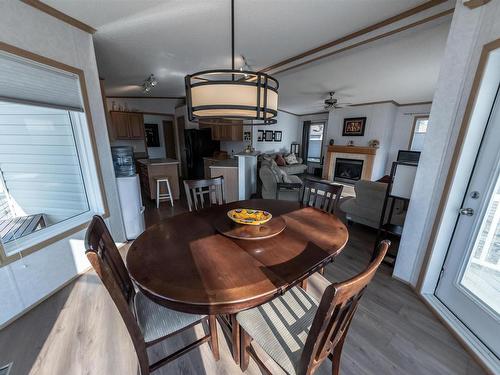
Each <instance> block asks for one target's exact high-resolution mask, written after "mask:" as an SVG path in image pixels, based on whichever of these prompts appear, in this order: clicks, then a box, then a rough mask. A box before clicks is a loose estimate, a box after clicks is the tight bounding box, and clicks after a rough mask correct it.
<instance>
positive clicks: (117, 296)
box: [85, 215, 145, 367]
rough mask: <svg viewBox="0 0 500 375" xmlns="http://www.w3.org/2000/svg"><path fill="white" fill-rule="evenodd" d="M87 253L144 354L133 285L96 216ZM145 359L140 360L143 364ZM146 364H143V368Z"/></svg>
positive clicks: (89, 231)
mask: <svg viewBox="0 0 500 375" xmlns="http://www.w3.org/2000/svg"><path fill="white" fill-rule="evenodd" d="M85 249H86V251H85V254H86V255H87V258H88V259H89V261H90V263H91V264H92V267H93V268H94V270H95V271H96V273H97V275H98V276H99V278H100V279H101V281H102V283H103V284H104V286H105V287H106V289H107V290H108V292H109V294H110V296H111V298H112V300H113V302H114V303H115V305H116V307H117V309H118V311H119V313H120V315H121V317H122V319H123V320H124V322H125V326H126V327H127V330H128V331H129V334H130V336H131V338H132V342H133V344H134V347H135V349H136V351H137V352H138V353H144V352H145V343H144V336H143V334H142V332H141V329H140V328H139V325H138V324H137V321H136V319H135V316H134V313H133V311H132V304H133V299H134V296H135V289H134V285H133V284H132V280H131V279H130V276H129V274H128V271H127V268H126V267H125V263H124V262H123V259H122V257H121V255H120V253H119V251H118V248H117V247H116V245H115V242H114V241H113V238H112V237H111V234H110V233H109V231H108V228H107V227H106V224H105V223H104V220H103V219H102V218H101V217H100V216H97V215H96V216H94V217H93V218H92V221H91V223H90V225H89V227H88V229H87V233H86V235H85ZM143 357H144V356H142V357H141V356H139V360H140V361H141V359H142V362H144V360H143ZM144 366H145V364H143V363H141V367H144Z"/></svg>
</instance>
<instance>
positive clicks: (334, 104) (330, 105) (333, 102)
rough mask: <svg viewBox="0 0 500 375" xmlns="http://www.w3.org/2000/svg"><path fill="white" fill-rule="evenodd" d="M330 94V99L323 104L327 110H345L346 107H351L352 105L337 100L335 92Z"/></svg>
mask: <svg viewBox="0 0 500 375" xmlns="http://www.w3.org/2000/svg"><path fill="white" fill-rule="evenodd" d="M328 94H329V95H330V97H329V98H327V99H325V101H324V102H323V103H324V108H325V109H326V110H332V109H338V108H344V107H349V106H350V105H351V103H341V102H339V100H338V99H337V98H334V96H335V91H330V92H329V93H328Z"/></svg>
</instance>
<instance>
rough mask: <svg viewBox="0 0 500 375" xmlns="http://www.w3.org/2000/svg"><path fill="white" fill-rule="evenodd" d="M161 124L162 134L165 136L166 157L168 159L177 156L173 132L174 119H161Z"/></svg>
mask: <svg viewBox="0 0 500 375" xmlns="http://www.w3.org/2000/svg"><path fill="white" fill-rule="evenodd" d="M162 124H163V136H164V138H165V153H166V157H167V158H170V159H176V158H177V156H176V155H177V151H176V149H175V132H174V121H173V120H168V121H165V120H163V121H162Z"/></svg>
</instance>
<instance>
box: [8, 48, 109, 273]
mask: <svg viewBox="0 0 500 375" xmlns="http://www.w3.org/2000/svg"><path fill="white" fill-rule="evenodd" d="M0 51H5V52H8V53H11V54H13V55H17V56H20V57H24V58H27V59H29V60H33V61H36V62H39V63H42V64H45V65H48V66H51V67H54V68H56V69H60V70H64V71H66V72H70V73H73V74H76V75H78V78H79V81H80V89H81V92H82V99H83V109H84V112H85V117H86V120H87V126H88V128H89V135H90V142H91V147H92V152H93V154H94V162H95V163H94V165H95V168H96V172H97V178H98V180H99V181H98V182H99V189H100V192H101V197H102V203H103V206H104V213H103V217H104V218H107V217H109V215H110V213H109V205H108V200H107V197H106V189H105V187H104V180H103V174H102V170H101V165H100V164H99V152H98V149H97V144H96V136H95V129H94V124H93V121H92V115H91V113H90V103H89V98H88V92H87V84H86V82H85V74H84V72H83V70H82V69H79V68H75V67H73V66H70V65H66V64H64V63H61V62H59V61H56V60H52V59H50V58H48V57H45V56H41V55H38V54H35V53H32V52H30V51H26V50H24V49H21V48H18V47H15V46H13V45H10V44H7V43H4V42H0ZM88 224H89V222H86V223H83V224H81V225H78V226H76V227H74V228H71V229H68V230H67V231H65V232H63V233H60V234H58V235H57V236H54V237H51V238H49V239H47V240H45V241H42V242H39V243H37V244H36V245H33V246H31V247H29V248H26V249H24V250H23V251H20V252H18V253H15V254H12V255H10V256H7V254H5V250H4V248H3V246H2V245H1V244H0V265H2V266H3V265H5V264H8V263H11V262H14V261H16V260H18V259H20V258H21V256H23V257H25V256H27V255H29V254H32V253H34V252H35V251H37V250H40V249H42V248H44V247H46V246H49V245H51V244H52V243H54V242H57V241H60V240H62V239H64V238H66V237H68V236H70V235H72V234H74V233H76V232H79V231H80V230H82V229H85V228H86V227H87V226H88Z"/></svg>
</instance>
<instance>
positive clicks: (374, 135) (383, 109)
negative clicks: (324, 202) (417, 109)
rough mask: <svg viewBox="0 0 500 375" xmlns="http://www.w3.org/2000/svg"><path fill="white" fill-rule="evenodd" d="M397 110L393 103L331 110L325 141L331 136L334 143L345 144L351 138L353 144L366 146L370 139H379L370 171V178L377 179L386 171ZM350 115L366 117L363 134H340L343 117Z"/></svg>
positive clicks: (349, 116) (350, 116)
mask: <svg viewBox="0 0 500 375" xmlns="http://www.w3.org/2000/svg"><path fill="white" fill-rule="evenodd" d="M397 110H398V107H397V106H396V105H395V104H393V103H382V104H372V105H364V106H356V107H346V108H340V109H336V110H334V111H331V112H330V115H329V118H328V130H327V137H326V139H327V142H328V140H330V139H332V138H333V140H334V141H335V144H336V145H346V144H347V143H348V142H349V141H351V140H352V141H353V142H354V145H355V146H364V147H366V146H368V142H369V141H370V140H372V139H377V140H378V141H380V148H379V149H378V150H377V154H376V156H375V161H374V164H373V173H372V180H377V179H379V178H380V177H382V176H384V175H385V174H386V173H387V170H386V165H387V160H388V154H389V150H390V147H391V138H392V133H393V128H394V121H395V119H396V113H397ZM352 117H366V126H365V133H364V135H363V136H357V137H344V136H342V128H343V125H344V119H345V118H352Z"/></svg>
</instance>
